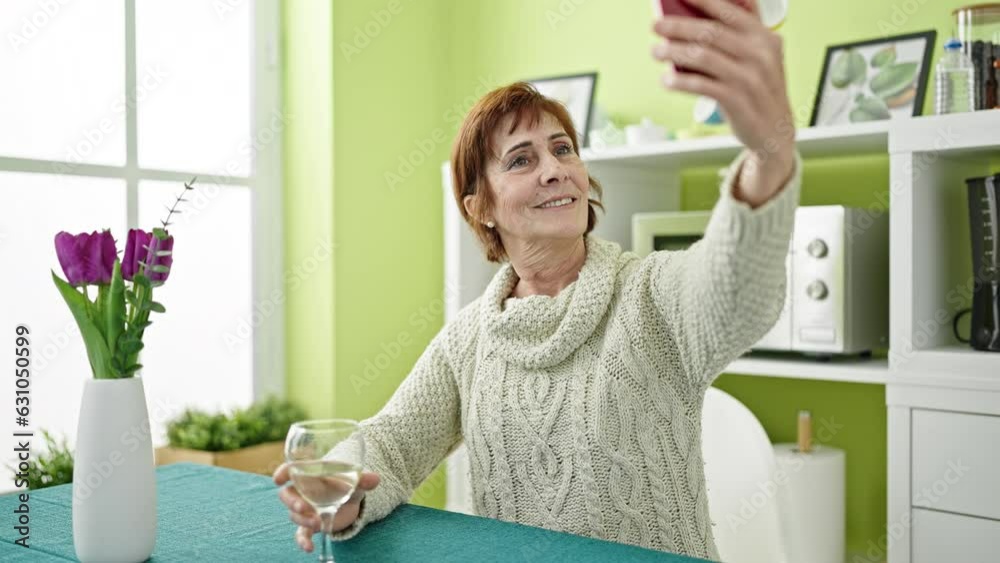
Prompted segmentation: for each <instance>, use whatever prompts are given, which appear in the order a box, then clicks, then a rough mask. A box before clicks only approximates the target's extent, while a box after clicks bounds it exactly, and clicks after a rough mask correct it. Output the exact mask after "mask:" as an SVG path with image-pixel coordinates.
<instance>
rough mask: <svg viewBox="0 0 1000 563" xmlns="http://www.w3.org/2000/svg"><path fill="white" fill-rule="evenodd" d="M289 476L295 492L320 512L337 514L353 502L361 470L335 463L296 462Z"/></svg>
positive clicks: (346, 464) (359, 467)
mask: <svg viewBox="0 0 1000 563" xmlns="http://www.w3.org/2000/svg"><path fill="white" fill-rule="evenodd" d="M289 472H290V473H291V475H292V483H293V484H295V488H296V490H298V491H299V494H300V495H302V498H304V499H306V500H307V501H309V503H310V504H312V505H313V506H314V507H316V509H317V510H321V509H326V508H332V509H333V510H334V511H336V510H337V509H338V508H340V507H341V506H343V504H344V503H345V502H347V499H349V498H351V495H352V494H353V493H354V489H355V487H357V486H358V480H359V479H361V466H359V465H355V464H353V463H345V462H343V461H335V460H321V461H296V462H293V463H292V465H291V466H289Z"/></svg>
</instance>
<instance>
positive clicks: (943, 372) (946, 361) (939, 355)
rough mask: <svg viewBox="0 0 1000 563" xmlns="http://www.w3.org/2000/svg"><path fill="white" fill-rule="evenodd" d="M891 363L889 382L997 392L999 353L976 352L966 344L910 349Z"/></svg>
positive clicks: (999, 370) (999, 385)
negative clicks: (905, 356)
mask: <svg viewBox="0 0 1000 563" xmlns="http://www.w3.org/2000/svg"><path fill="white" fill-rule="evenodd" d="M900 364H902V365H896V364H895V362H894V364H893V368H892V373H891V374H890V377H889V383H898V384H904V385H930V386H936V387H953V388H959V389H971V390H977V391H1000V353H998V352H980V351H978V350H973V349H972V348H970V347H969V346H967V345H964V344H963V345H955V346H942V347H940V348H933V349H930V350H914V351H913V352H912V353H911V355H910V356H909V357H908V358H906V359H904V361H902V362H900Z"/></svg>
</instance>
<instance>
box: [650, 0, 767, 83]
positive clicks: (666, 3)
mask: <svg viewBox="0 0 1000 563" xmlns="http://www.w3.org/2000/svg"><path fill="white" fill-rule="evenodd" d="M731 1H732V2H733V3H734V4H739V5H740V6H742V7H743V8H745V9H747V10H749V9H750V8H749V5H748V4H747V3H746V0H731ZM653 8H654V9H655V10H656V13H657V15H658V17H661V18H662V17H663V16H686V17H689V18H705V19H712V16H710V15H708V14H706V13H705V12H702V11H701V10H699V9H698V8H695V7H694V6H691V5H690V4H688V3H687V2H685V1H684V0H653ZM674 67H675V68H676V69H677V72H692V73H695V74H704V73H703V72H701V71H698V70H694V69H691V68H687V67H684V66H681V65H677V64H675V65H674Z"/></svg>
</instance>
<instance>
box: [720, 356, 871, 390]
mask: <svg viewBox="0 0 1000 563" xmlns="http://www.w3.org/2000/svg"><path fill="white" fill-rule="evenodd" d="M723 373H735V374H741V375H759V376H765V377H788V378H792V379H816V380H822V381H840V382H847V383H872V384H885V383H886V380H887V379H888V376H889V363H888V361H887V360H885V359H857V358H833V359H831V360H829V361H821V360H816V359H810V358H802V357H753V356H751V357H744V358H740V359H738V360H736V361H735V362H733V363H731V364H729V366H728V367H727V368H726V369H725V370H723Z"/></svg>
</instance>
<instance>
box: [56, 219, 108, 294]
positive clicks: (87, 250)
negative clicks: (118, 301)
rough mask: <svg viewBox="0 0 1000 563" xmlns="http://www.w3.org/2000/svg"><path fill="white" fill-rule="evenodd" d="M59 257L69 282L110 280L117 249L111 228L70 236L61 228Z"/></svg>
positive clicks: (57, 251) (57, 236) (75, 283)
mask: <svg viewBox="0 0 1000 563" xmlns="http://www.w3.org/2000/svg"><path fill="white" fill-rule="evenodd" d="M55 242H56V256H58V257H59V265H60V266H62V269H63V273H64V274H66V281H67V282H69V284H70V285H75V286H80V285H98V284H108V283H111V272H112V271H113V270H114V267H115V259H117V258H118V251H117V250H116V249H115V239H114V237H112V236H111V231H107V230H105V231H101V232H97V231H94V232H93V233H90V234H87V233H80V234H78V235H71V234H69V233H67V232H66V231H61V232H60V233H59V234H57V235H56V241H55Z"/></svg>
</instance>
